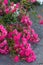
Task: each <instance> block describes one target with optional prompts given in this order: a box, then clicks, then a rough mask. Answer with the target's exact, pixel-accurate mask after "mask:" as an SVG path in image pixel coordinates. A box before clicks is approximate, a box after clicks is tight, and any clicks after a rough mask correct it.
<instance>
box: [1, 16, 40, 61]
mask: <svg viewBox="0 0 43 65" xmlns="http://www.w3.org/2000/svg"><path fill="white" fill-rule="evenodd" d="M20 22H21V25H20V24H18V25H17V24H16V25H14V26H15V28H14V27H11V26H10V27H11V29H12V30H11V31H7V30H6V29H5V28H4V26H3V25H0V41H1V42H0V53H2V54H7V53H8V52H11V51H14V52H15V55H16V54H17V55H16V56H15V57H14V61H15V62H18V61H20V60H25V61H26V62H33V61H35V60H36V55H35V53H34V51H33V50H32V47H31V43H29V41H30V42H34V43H37V42H38V41H39V37H38V34H36V33H35V31H34V29H32V28H31V25H32V21H31V20H30V18H29V17H28V16H26V15H24V16H23V17H22V18H21V21H20ZM22 24H23V25H22ZM19 26H20V27H19ZM21 29H22V30H21ZM7 32H8V33H7ZM6 38H7V40H5V39H6ZM10 40H11V41H13V44H12V45H11V43H10V46H8V44H9V43H7V41H10Z"/></svg>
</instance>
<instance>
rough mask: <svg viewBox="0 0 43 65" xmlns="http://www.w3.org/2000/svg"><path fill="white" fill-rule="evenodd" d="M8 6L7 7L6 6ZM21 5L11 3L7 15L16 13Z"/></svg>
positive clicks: (6, 11)
mask: <svg viewBox="0 0 43 65" xmlns="http://www.w3.org/2000/svg"><path fill="white" fill-rule="evenodd" d="M5 6H6V5H5ZM19 6H20V4H19V3H17V4H14V3H13V2H11V3H10V6H6V7H5V10H4V12H5V13H6V14H9V13H14V12H16V11H17V10H18V9H19Z"/></svg>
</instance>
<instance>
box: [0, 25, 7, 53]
mask: <svg viewBox="0 0 43 65" xmlns="http://www.w3.org/2000/svg"><path fill="white" fill-rule="evenodd" d="M6 36H7V30H6V29H5V28H4V26H3V25H0V53H1V54H7V53H8V44H7V40H5V38H6Z"/></svg>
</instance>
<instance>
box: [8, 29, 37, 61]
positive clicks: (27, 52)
mask: <svg viewBox="0 0 43 65" xmlns="http://www.w3.org/2000/svg"><path fill="white" fill-rule="evenodd" d="M8 36H9V35H8ZM12 36H13V37H12ZM10 37H11V38H10ZM9 38H10V39H12V38H13V40H14V45H13V47H14V50H15V51H16V54H17V56H15V57H14V61H15V62H18V61H20V59H21V60H25V61H27V62H33V61H35V60H36V55H35V53H34V51H33V50H32V48H31V44H30V43H28V40H27V38H25V37H24V36H23V33H22V32H18V31H17V30H16V29H15V30H14V31H13V32H12V33H11V34H10V36H9Z"/></svg>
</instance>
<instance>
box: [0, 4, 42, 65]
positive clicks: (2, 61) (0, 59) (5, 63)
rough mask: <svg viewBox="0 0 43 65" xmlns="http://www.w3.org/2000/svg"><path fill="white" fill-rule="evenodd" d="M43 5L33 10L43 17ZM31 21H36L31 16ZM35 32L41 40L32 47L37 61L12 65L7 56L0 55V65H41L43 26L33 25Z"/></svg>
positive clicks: (13, 64)
mask: <svg viewBox="0 0 43 65" xmlns="http://www.w3.org/2000/svg"><path fill="white" fill-rule="evenodd" d="M42 8H43V5H42V6H38V7H36V8H35V10H36V11H37V12H38V14H40V15H42V16H43V9H42ZM31 19H32V20H33V21H34V22H36V19H35V18H34V17H33V16H31ZM32 27H33V28H34V29H35V31H36V32H37V33H38V34H39V37H40V38H41V40H40V42H39V43H38V45H34V51H35V53H36V55H37V59H36V61H35V62H33V63H27V62H25V61H22V62H19V63H14V62H13V61H12V60H11V59H10V57H9V55H7V56H5V55H0V65H43V25H39V24H36V23H34V24H33V26H32Z"/></svg>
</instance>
